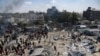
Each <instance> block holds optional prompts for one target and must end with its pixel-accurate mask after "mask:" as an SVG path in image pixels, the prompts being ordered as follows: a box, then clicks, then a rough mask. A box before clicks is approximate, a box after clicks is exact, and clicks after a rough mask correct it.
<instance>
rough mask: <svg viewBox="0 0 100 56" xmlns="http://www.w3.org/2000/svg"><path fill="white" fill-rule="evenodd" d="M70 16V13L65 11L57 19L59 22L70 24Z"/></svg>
mask: <svg viewBox="0 0 100 56" xmlns="http://www.w3.org/2000/svg"><path fill="white" fill-rule="evenodd" d="M69 16H70V13H69V12H66V11H65V10H64V11H63V12H60V13H59V15H58V18H57V22H59V23H64V22H68V18H69Z"/></svg>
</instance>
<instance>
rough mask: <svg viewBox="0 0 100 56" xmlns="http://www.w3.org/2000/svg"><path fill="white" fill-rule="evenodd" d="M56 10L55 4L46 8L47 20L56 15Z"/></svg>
mask: <svg viewBox="0 0 100 56" xmlns="http://www.w3.org/2000/svg"><path fill="white" fill-rule="evenodd" d="M57 13H58V10H57V8H56V7H55V6H53V7H52V8H49V9H47V15H48V17H49V20H52V19H54V18H55V16H56V15H57Z"/></svg>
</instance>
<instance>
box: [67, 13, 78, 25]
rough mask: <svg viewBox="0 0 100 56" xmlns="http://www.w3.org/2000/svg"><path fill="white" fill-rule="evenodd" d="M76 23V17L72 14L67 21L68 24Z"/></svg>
mask: <svg viewBox="0 0 100 56" xmlns="http://www.w3.org/2000/svg"><path fill="white" fill-rule="evenodd" d="M77 21H78V16H77V14H76V13H74V12H73V13H72V14H71V15H70V17H69V19H68V22H70V23H71V24H76V23H77Z"/></svg>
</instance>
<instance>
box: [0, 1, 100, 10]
mask: <svg viewBox="0 0 100 56" xmlns="http://www.w3.org/2000/svg"><path fill="white" fill-rule="evenodd" d="M9 1H10V0H9ZM0 2H1V0H0ZM4 3H5V4H6V3H7V2H4ZM3 5H4V4H3ZM51 6H56V7H57V9H58V10H59V11H61V10H63V9H64V10H67V11H71V12H72V11H75V12H82V11H83V10H86V9H87V7H89V6H90V7H93V8H96V9H98V10H100V0H25V1H24V2H23V4H22V5H21V6H20V7H18V8H17V9H14V11H17V12H27V11H29V10H34V11H46V10H47V8H50V7H51Z"/></svg>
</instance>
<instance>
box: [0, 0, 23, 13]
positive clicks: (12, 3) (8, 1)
mask: <svg viewBox="0 0 100 56" xmlns="http://www.w3.org/2000/svg"><path fill="white" fill-rule="evenodd" d="M23 3H24V0H0V13H10V12H13V10H15V9H18V8H19V7H20V6H21V5H22V4H23Z"/></svg>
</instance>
